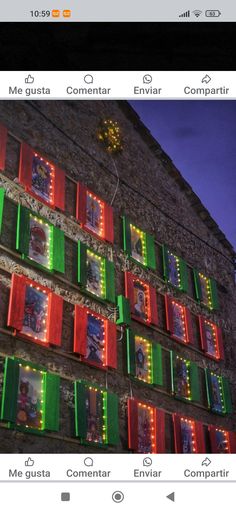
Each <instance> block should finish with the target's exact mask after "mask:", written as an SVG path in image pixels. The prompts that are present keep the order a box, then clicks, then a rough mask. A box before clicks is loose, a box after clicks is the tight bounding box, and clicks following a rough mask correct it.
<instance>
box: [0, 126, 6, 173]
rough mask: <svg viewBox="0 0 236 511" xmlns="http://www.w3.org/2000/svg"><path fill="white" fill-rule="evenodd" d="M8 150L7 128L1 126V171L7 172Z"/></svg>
mask: <svg viewBox="0 0 236 511" xmlns="http://www.w3.org/2000/svg"><path fill="white" fill-rule="evenodd" d="M6 148H7V128H6V127H5V126H3V124H0V170H5V162H6Z"/></svg>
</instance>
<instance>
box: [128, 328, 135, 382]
mask: <svg viewBox="0 0 236 511" xmlns="http://www.w3.org/2000/svg"><path fill="white" fill-rule="evenodd" d="M126 346H127V371H128V374H131V375H132V376H135V375H136V357H135V335H134V333H133V331H132V330H131V329H130V328H127V330H126Z"/></svg>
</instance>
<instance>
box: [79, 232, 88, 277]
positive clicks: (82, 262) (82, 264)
mask: <svg viewBox="0 0 236 511" xmlns="http://www.w3.org/2000/svg"><path fill="white" fill-rule="evenodd" d="M78 282H79V284H81V285H82V286H84V287H85V286H86V284H87V247H86V245H85V244H84V243H82V241H78Z"/></svg>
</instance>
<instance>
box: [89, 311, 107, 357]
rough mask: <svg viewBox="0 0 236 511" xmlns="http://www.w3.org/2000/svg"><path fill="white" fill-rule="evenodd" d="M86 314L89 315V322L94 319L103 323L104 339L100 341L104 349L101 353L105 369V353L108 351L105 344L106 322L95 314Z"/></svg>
mask: <svg viewBox="0 0 236 511" xmlns="http://www.w3.org/2000/svg"><path fill="white" fill-rule="evenodd" d="M86 313H87V316H88V321H89V317H92V318H95V319H97V320H98V321H99V322H100V323H101V333H102V339H100V343H101V344H102V348H101V350H100V351H101V358H102V365H103V367H105V366H106V360H105V351H106V347H105V342H106V339H105V328H104V320H103V319H100V318H98V316H97V315H96V314H93V313H92V312H90V311H86ZM89 362H90V361H89Z"/></svg>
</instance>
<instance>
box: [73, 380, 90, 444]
mask: <svg viewBox="0 0 236 511" xmlns="http://www.w3.org/2000/svg"><path fill="white" fill-rule="evenodd" d="M75 433H76V436H78V437H80V438H82V439H83V440H85V439H86V435H87V418H86V386H85V384H84V383H82V382H80V381H76V382H75Z"/></svg>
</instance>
